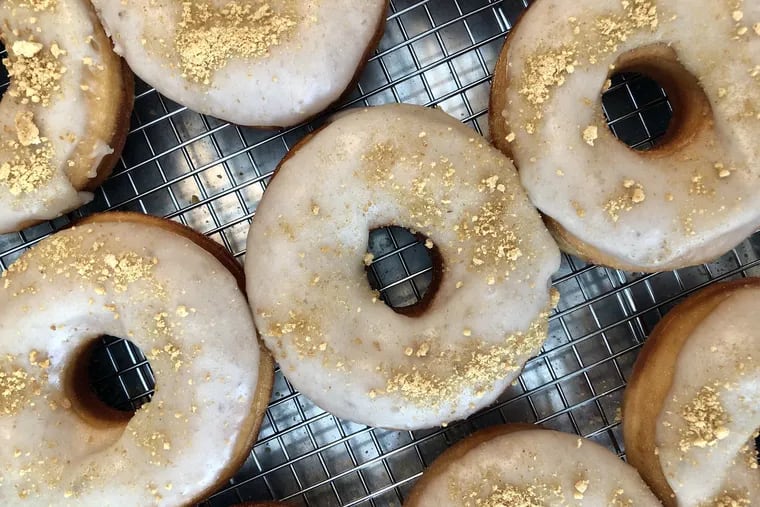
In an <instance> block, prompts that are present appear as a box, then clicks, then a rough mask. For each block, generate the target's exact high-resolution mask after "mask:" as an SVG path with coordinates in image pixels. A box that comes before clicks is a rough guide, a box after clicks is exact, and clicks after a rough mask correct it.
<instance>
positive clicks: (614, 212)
mask: <svg viewBox="0 0 760 507" xmlns="http://www.w3.org/2000/svg"><path fill="white" fill-rule="evenodd" d="M645 200H646V193H645V192H644V187H643V186H642V185H641V184H640V183H637V182H636V181H634V180H631V179H626V180H623V190H622V192H621V193H619V194H618V195H616V196H615V197H612V198H611V199H609V200H608V201H607V202H606V203H604V211H606V212H607V214H608V215H609V216H610V218H611V219H612V221H613V222H617V221H618V220H620V216H621V215H622V214H623V213H624V212H627V211H631V210H632V209H633V207H634V206H635V205H637V204H641V203H642V202H644V201H645Z"/></svg>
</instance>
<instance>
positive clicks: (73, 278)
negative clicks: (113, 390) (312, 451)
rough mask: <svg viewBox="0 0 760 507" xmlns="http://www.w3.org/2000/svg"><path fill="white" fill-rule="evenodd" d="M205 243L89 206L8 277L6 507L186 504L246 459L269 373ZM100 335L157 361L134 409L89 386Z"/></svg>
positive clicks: (161, 223)
mask: <svg viewBox="0 0 760 507" xmlns="http://www.w3.org/2000/svg"><path fill="white" fill-rule="evenodd" d="M210 241H211V240H209V239H208V238H205V237H203V236H201V235H199V234H197V233H195V232H193V231H191V230H189V229H187V228H184V227H183V226H181V225H179V224H176V223H173V222H169V221H166V220H162V219H158V218H154V217H148V216H145V215H140V214H135V213H109V214H102V215H94V216H93V217H91V218H89V219H86V220H84V221H82V222H80V223H79V224H77V225H76V226H74V227H72V228H70V229H67V230H64V231H61V232H59V233H56V234H54V235H53V236H50V237H48V238H45V239H44V240H42V241H41V242H40V243H39V244H38V245H36V246H35V247H33V248H32V249H31V250H29V251H28V252H27V253H25V254H24V255H22V257H21V258H20V259H19V260H18V261H17V262H15V263H14V264H12V265H11V267H10V268H9V269H8V270H7V271H6V272H5V273H4V274H3V288H2V289H0V300H2V302H3V311H2V313H0V348H1V349H2V354H3V355H2V359H0V386H2V387H3V389H2V391H3V396H2V397H0V439H1V440H3V445H2V446H0V469H2V473H3V479H4V480H3V481H2V483H0V500H2V502H3V503H14V504H18V503H21V504H23V503H24V502H25V501H26V502H31V503H35V504H36V503H40V504H54V505H87V504H94V503H97V504H100V505H104V504H105V505H108V504H114V505H116V504H122V503H124V502H127V503H132V504H136V505H180V504H185V503H187V502H192V501H197V500H200V499H202V498H203V497H205V496H206V495H208V494H210V493H212V492H213V491H214V490H215V489H216V488H218V487H219V486H220V485H221V483H222V482H224V481H225V480H226V478H227V477H229V476H230V475H231V474H232V473H234V471H235V470H237V468H238V467H239V466H240V465H241V464H242V462H243V461H244V460H245V458H246V457H247V455H248V452H249V450H250V448H251V446H252V445H253V442H254V440H255V438H256V435H257V433H258V429H259V427H260V424H261V419H262V417H263V413H264V411H265V410H266V406H267V402H268V401H269V396H270V392H271V387H272V377H273V368H274V366H273V361H272V359H271V357H270V356H269V354H268V353H266V351H265V350H264V349H263V347H261V346H260V344H259V343H258V342H257V340H256V332H255V327H254V324H253V321H252V318H251V317H250V311H249V309H248V307H247V303H246V300H245V294H244V292H243V291H242V290H241V289H240V288H239V284H242V277H241V270H240V267H239V266H238V267H237V269H235V271H229V270H228V269H227V267H226V266H227V265H229V266H232V264H230V263H229V259H228V260H227V261H225V262H224V263H222V262H220V261H219V260H218V258H217V256H219V257H224V256H226V257H228V258H229V257H230V256H229V254H223V253H222V252H223V250H222V249H220V248H218V246H217V247H214V248H210V249H208V250H207V249H206V247H207V246H209V245H208V242H210ZM232 262H234V260H233V261H232ZM221 303H223V304H221ZM102 335H110V336H117V337H124V338H128V339H130V340H131V341H133V342H134V343H135V344H136V345H138V346H139V347H140V348H141V349H142V350H143V351H144V352H145V355H146V357H147V358H148V359H149V361H150V364H151V367H152V369H153V372H154V375H155V378H156V388H155V394H154V396H153V398H152V400H151V402H150V403H149V404H147V405H145V406H143V407H142V408H141V409H139V410H137V411H136V412H135V413H134V415H130V414H128V413H123V412H119V411H116V410H114V409H110V408H108V407H107V406H105V405H104V404H103V403H102V402H100V401H99V400H97V398H96V396H95V395H94V393H93V392H92V391H91V388H90V387H89V384H88V379H87V362H88V358H89V355H90V353H91V350H92V347H93V346H94V344H95V340H96V339H97V338H98V337H99V336H102ZM200 435H202V438H200Z"/></svg>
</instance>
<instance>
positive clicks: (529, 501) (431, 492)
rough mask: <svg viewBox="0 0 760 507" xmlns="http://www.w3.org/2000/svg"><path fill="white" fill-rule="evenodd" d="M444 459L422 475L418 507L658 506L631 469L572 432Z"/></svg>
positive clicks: (506, 439) (512, 437)
mask: <svg viewBox="0 0 760 507" xmlns="http://www.w3.org/2000/svg"><path fill="white" fill-rule="evenodd" d="M486 431H489V430H486ZM474 437H476V438H477V437H478V434H477V433H476V434H475V435H474ZM471 438H472V437H471ZM466 442H467V441H466V440H465V441H463V443H466ZM453 449H456V447H454V448H453ZM439 459H440V460H442V461H443V462H444V463H443V464H442V465H438V463H437V462H435V463H434V467H433V468H432V469H431V470H429V471H427V472H425V473H426V474H427V473H431V474H432V475H433V476H432V477H431V478H426V477H425V476H424V475H423V481H426V482H425V483H424V488H423V489H422V490H421V491H419V492H416V491H415V495H416V500H417V501H416V502H414V503H413V505H414V506H415V507H437V506H448V505H452V506H454V505H459V506H464V507H476V506H477V507H501V506H505V505H508V506H526V507H534V506H536V507H538V506H549V505H551V506H561V505H577V506H584V505H588V506H602V505H603V506H611V507H623V506H631V507H633V506H636V507H639V506H656V505H660V503H659V502H658V501H657V499H656V498H655V496H654V495H653V494H652V492H651V491H650V490H649V488H647V486H646V485H645V484H644V482H643V481H642V480H641V478H640V477H639V475H638V474H637V473H636V470H635V469H634V468H633V467H631V466H629V465H627V464H626V463H624V462H623V461H621V460H620V459H619V458H618V457H617V456H615V455H614V454H612V453H611V452H609V451H608V450H607V449H605V448H603V447H602V446H600V445H599V444H597V443H594V442H592V441H590V440H586V439H582V438H580V437H578V436H576V435H570V434H567V433H560V432H557V431H552V430H544V429H526V430H521V431H515V432H511V433H506V434H502V435H496V436H494V437H493V438H490V439H485V440H483V441H482V442H480V443H479V444H478V445H476V446H474V447H473V448H471V449H469V450H467V451H466V452H465V453H464V454H463V455H459V456H454V455H447V454H444V455H443V456H441V458H439Z"/></svg>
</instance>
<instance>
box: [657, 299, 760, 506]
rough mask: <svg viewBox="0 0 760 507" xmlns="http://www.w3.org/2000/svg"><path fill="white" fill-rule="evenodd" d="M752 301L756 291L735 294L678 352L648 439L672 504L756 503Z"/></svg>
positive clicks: (758, 423) (756, 333)
mask: <svg viewBox="0 0 760 507" xmlns="http://www.w3.org/2000/svg"><path fill="white" fill-rule="evenodd" d="M758 301H760V288H757V287H756V286H755V287H751V286H747V287H746V288H742V289H740V290H738V291H736V292H735V293H734V294H732V295H731V296H729V297H728V298H727V299H725V300H724V301H722V302H721V303H720V304H719V305H718V306H717V307H716V308H715V309H714V310H713V311H712V312H711V313H710V314H709V315H708V316H707V317H706V318H705V319H704V320H703V321H702V322H700V324H699V325H698V327H697V328H696V330H695V331H694V332H693V333H692V334H691V336H690V337H689V338H688V340H687V341H686V343H685V345H684V346H683V348H682V349H681V352H680V353H679V356H678V360H677V362H676V365H675V372H674V375H673V383H672V386H671V388H670V392H669V394H668V396H667V397H666V399H665V403H664V405H663V408H662V412H661V414H660V417H659V421H658V423H657V427H656V440H655V443H656V445H657V452H658V456H659V460H660V464H661V466H662V470H663V472H664V474H665V477H666V478H667V480H668V483H669V485H670V487H671V488H672V489H673V492H674V493H675V495H676V498H677V500H678V502H679V505H703V504H704V505H756V504H758V503H760V468H758V462H757V459H758V457H757V448H756V446H755V439H756V438H757V437H758V431H760V355H759V354H758V352H757V351H758V350H760V330H758V327H757V322H756V319H755V316H756V313H757V305H758ZM721 502H722V503H721ZM732 502H735V503H732Z"/></svg>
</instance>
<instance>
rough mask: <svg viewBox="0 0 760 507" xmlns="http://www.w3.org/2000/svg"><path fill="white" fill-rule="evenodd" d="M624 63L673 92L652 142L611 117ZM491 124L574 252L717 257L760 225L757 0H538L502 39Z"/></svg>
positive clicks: (651, 264) (650, 265) (658, 263)
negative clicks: (624, 131)
mask: <svg viewBox="0 0 760 507" xmlns="http://www.w3.org/2000/svg"><path fill="white" fill-rule="evenodd" d="M558 13H560V14H558ZM622 72H636V73H642V74H644V75H646V76H648V77H650V78H652V79H654V80H656V81H657V82H658V83H659V84H660V85H662V86H663V87H664V89H665V91H666V92H667V95H668V98H669V99H670V102H671V104H672V107H673V113H674V116H673V118H672V120H671V126H670V129H669V130H668V132H667V134H666V135H665V137H664V138H663V139H662V141H661V142H660V143H659V144H658V145H656V146H655V148H654V149H652V150H650V151H646V152H643V151H636V150H633V149H630V148H629V147H628V146H626V145H625V144H623V143H622V142H621V141H619V140H618V139H616V138H615V136H614V135H613V133H612V132H611V130H610V129H608V128H607V127H606V120H605V116H604V113H603V110H602V104H601V99H600V97H601V94H602V92H603V91H604V90H606V89H607V87H608V86H609V83H610V81H609V78H610V77H611V76H612V75H614V74H617V73H622ZM489 123H490V132H491V135H492V137H493V140H494V143H495V144H496V145H497V146H498V147H499V148H500V149H501V150H502V151H503V152H505V153H507V154H508V155H509V156H511V157H513V158H514V161H515V165H516V166H517V168H518V170H519V171H520V178H521V179H522V182H523V185H524V186H525V188H526V189H527V191H528V195H529V196H530V198H531V200H532V201H533V203H534V204H535V205H536V206H537V207H538V208H539V210H540V211H541V212H542V213H543V214H544V215H545V217H546V222H547V224H548V226H549V229H550V230H551V231H552V232H553V234H554V236H555V238H556V239H557V241H558V243H559V244H560V247H561V248H563V249H564V250H566V251H567V252H569V253H573V254H576V255H578V256H580V257H582V258H584V259H587V260H590V261H592V262H595V263H598V264H603V265H607V266H611V267H614V268H618V269H625V270H629V271H644V272H654V271H666V270H672V269H677V268H681V267H684V266H689V265H695V264H700V263H703V262H708V261H711V260H714V259H715V258H717V257H719V256H720V255H722V254H724V253H725V252H727V251H728V250H730V249H731V248H733V247H734V246H736V245H737V244H738V243H740V242H741V241H742V240H744V239H745V238H746V237H747V236H748V235H749V234H751V233H752V232H754V230H755V229H756V228H757V226H758V224H760V207H758V205H757V203H758V198H757V196H758V193H759V192H760V162H758V161H760V144H758V142H757V138H758V135H760V3H758V2H756V1H748V0H747V1H745V0H730V1H725V2H715V1H709V0H701V1H694V0H669V1H662V0H622V1H620V0H581V1H577V2H570V3H568V2H563V1H561V0H536V1H535V2H532V3H531V6H530V8H529V9H528V10H527V11H526V13H525V15H524V16H523V17H522V19H521V20H520V21H519V23H518V24H517V26H516V27H515V28H514V29H513V30H512V32H511V33H510V35H509V38H508V39H507V42H506V44H505V46H504V49H503V50H502V53H501V56H500V59H499V62H498V64H497V66H496V71H495V77H494V83H493V89H492V92H491V107H490V113H489Z"/></svg>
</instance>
